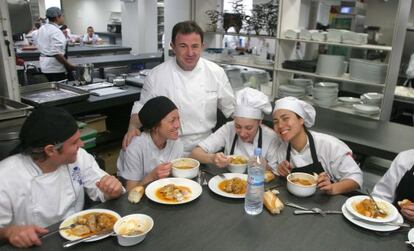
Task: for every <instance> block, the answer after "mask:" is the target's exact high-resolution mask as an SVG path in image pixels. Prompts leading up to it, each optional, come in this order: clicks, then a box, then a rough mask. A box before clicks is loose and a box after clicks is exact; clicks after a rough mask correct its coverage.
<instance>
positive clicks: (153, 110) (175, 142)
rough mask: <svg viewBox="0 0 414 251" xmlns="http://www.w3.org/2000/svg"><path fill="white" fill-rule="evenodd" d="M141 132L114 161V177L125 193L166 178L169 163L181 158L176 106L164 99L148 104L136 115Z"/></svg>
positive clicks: (161, 97) (156, 99)
mask: <svg viewBox="0 0 414 251" xmlns="http://www.w3.org/2000/svg"><path fill="white" fill-rule="evenodd" d="M138 116H139V119H140V121H141V123H142V126H143V129H144V132H143V133H142V135H141V137H134V138H133V139H132V141H131V144H129V145H128V147H127V149H126V150H121V152H120V156H119V158H118V162H117V166H118V176H121V177H122V178H124V179H125V180H126V188H127V190H128V191H129V190H131V189H132V188H134V187H136V186H139V185H141V186H145V185H147V184H149V183H151V182H152V181H154V180H157V179H161V178H165V177H168V175H169V174H170V171H171V167H172V164H171V160H173V159H176V158H180V157H182V154H183V151H184V150H183V145H182V143H181V141H180V140H179V139H178V130H179V128H180V117H179V114H178V109H177V106H176V105H175V104H174V103H173V102H172V101H171V100H170V99H168V98H167V97H164V96H158V97H155V98H152V99H150V100H148V101H147V102H146V103H145V104H144V106H143V107H142V109H141V110H140V111H139V113H138Z"/></svg>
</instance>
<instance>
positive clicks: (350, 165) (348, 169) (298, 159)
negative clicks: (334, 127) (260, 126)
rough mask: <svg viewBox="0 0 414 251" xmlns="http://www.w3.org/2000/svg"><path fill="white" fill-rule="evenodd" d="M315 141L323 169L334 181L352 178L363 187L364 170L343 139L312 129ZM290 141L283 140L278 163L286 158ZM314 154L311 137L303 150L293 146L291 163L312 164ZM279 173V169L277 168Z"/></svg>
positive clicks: (297, 165)
mask: <svg viewBox="0 0 414 251" xmlns="http://www.w3.org/2000/svg"><path fill="white" fill-rule="evenodd" d="M310 133H311V134H312V136H313V140H314V142H315V150H316V155H317V157H318V160H319V161H320V162H321V164H322V167H323V169H324V170H325V172H326V173H327V174H328V175H329V176H330V178H331V180H332V181H334V182H337V181H340V180H343V179H351V180H354V181H355V182H356V183H358V185H359V187H362V171H361V169H360V168H359V166H358V164H357V163H356V162H355V161H354V159H353V158H352V150H351V149H350V148H349V147H348V146H347V145H346V144H345V143H344V142H342V141H341V140H339V139H337V138H335V137H333V136H330V135H328V134H324V133H318V132H313V131H310ZM287 148H288V142H282V144H281V146H280V147H279V149H278V151H277V162H278V163H277V165H276V167H277V166H278V165H279V164H280V163H281V162H282V161H284V160H286V151H287ZM312 162H313V160H312V155H311V151H310V146H309V139H308V142H307V143H306V145H305V147H304V148H303V150H302V151H301V152H298V151H296V150H295V149H294V148H293V147H292V150H291V155H290V163H291V165H292V166H293V168H295V167H302V166H306V165H309V164H312ZM275 172H276V173H277V170H275Z"/></svg>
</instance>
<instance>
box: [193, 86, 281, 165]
mask: <svg viewBox="0 0 414 251" xmlns="http://www.w3.org/2000/svg"><path fill="white" fill-rule="evenodd" d="M271 112H272V105H271V104H270V102H269V98H268V97H267V96H266V95H265V94H264V93H262V92H260V91H258V90H256V89H252V88H250V87H247V88H244V89H242V90H240V91H238V92H237V93H236V108H235V111H234V113H233V118H234V121H230V122H227V124H225V125H223V126H222V127H221V128H219V129H218V130H217V131H215V132H214V133H213V134H211V135H210V136H208V137H207V138H206V139H204V140H202V141H201V142H200V143H199V144H198V146H197V147H196V148H194V150H193V151H192V154H191V157H192V158H195V159H197V160H199V161H200V162H201V163H205V164H214V165H216V166H218V167H226V166H228V164H230V160H231V158H229V157H228V156H229V155H242V156H245V157H247V158H250V157H251V156H253V152H254V149H255V148H256V147H259V148H261V149H262V156H263V157H264V159H265V160H266V161H267V164H268V167H269V168H272V169H273V170H276V152H277V149H278V146H279V145H280V143H281V142H280V141H279V138H278V137H277V135H276V133H275V132H274V131H273V130H272V129H271V128H269V127H267V126H264V125H262V119H263V116H264V114H270V113H271ZM221 149H224V152H219V151H220V150H221Z"/></svg>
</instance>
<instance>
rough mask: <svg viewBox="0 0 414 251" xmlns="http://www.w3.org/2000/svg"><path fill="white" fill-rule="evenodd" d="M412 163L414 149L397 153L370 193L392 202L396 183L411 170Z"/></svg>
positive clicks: (413, 162) (413, 161)
mask: <svg viewBox="0 0 414 251" xmlns="http://www.w3.org/2000/svg"><path fill="white" fill-rule="evenodd" d="M413 165H414V149H411V150H407V151H404V152H401V153H399V154H398V155H397V157H395V159H394V161H393V162H392V164H391V166H390V168H389V169H388V171H387V172H386V173H385V174H384V176H382V178H381V179H380V181H378V183H377V184H376V185H375V187H374V191H373V192H372V195H374V196H376V197H379V198H382V199H384V200H386V201H388V202H390V203H393V202H394V199H395V190H396V189H397V186H398V184H399V183H400V181H401V179H402V177H404V175H405V174H406V173H407V172H408V171H409V170H411V168H412V167H413ZM413 175H414V173H413ZM413 185H414V184H413Z"/></svg>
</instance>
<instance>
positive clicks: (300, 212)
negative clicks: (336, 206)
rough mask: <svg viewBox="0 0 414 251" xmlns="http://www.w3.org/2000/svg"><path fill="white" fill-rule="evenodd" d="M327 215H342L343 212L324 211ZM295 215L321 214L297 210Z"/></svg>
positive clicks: (294, 212)
mask: <svg viewBox="0 0 414 251" xmlns="http://www.w3.org/2000/svg"><path fill="white" fill-rule="evenodd" d="M323 212H324V213H326V214H342V211H336V210H324V211H323ZM293 214H296V215H300V214H319V213H317V212H315V211H311V210H295V211H293Z"/></svg>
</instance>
